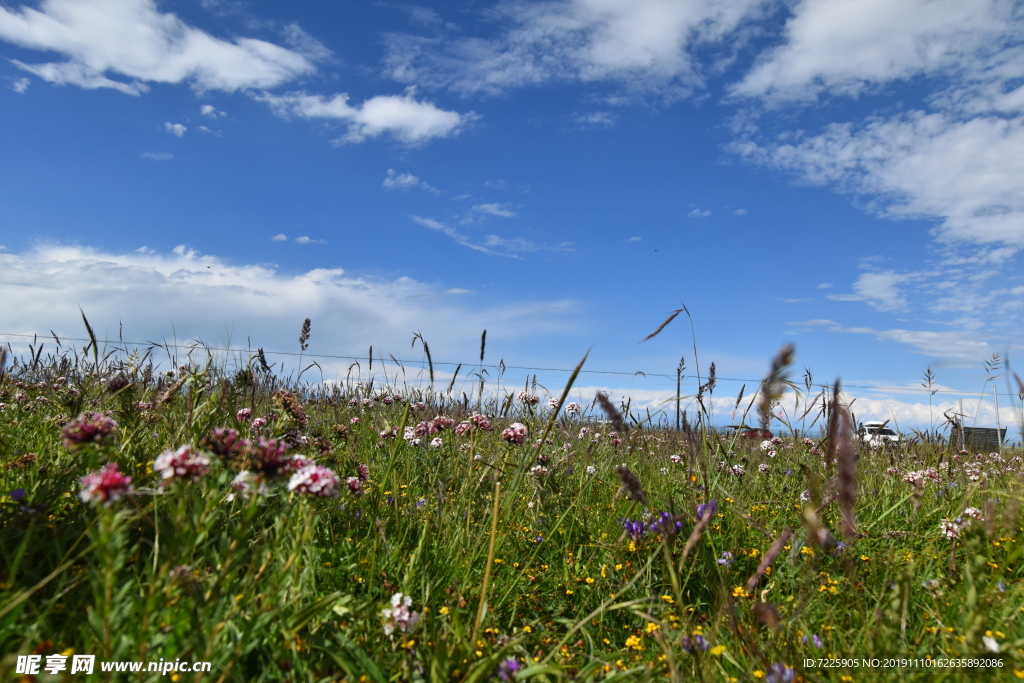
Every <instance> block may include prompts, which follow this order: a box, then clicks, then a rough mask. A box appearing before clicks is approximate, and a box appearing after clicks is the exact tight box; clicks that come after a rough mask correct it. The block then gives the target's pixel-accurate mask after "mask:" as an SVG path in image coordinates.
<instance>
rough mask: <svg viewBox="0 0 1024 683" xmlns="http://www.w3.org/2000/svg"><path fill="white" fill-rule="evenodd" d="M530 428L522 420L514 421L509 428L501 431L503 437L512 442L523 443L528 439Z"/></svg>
mask: <svg viewBox="0 0 1024 683" xmlns="http://www.w3.org/2000/svg"><path fill="white" fill-rule="evenodd" d="M528 433H529V430H528V429H527V428H526V425H524V424H522V423H521V422H513V423H512V424H511V425H510V426H509V428H508V429H506V430H505V431H503V432H502V433H501V438H502V439H504V440H505V441H508V442H509V443H512V444H522V443H523V442H524V441H526V436H527V434H528Z"/></svg>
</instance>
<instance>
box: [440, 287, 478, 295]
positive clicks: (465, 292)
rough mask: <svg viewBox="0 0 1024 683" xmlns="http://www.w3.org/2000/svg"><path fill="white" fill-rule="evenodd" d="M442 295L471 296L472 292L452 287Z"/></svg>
mask: <svg viewBox="0 0 1024 683" xmlns="http://www.w3.org/2000/svg"><path fill="white" fill-rule="evenodd" d="M444 293H445V294H472V291H471V290H468V289H459V288H458V287H453V288H451V289H446V290H444Z"/></svg>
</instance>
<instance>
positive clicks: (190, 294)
mask: <svg viewBox="0 0 1024 683" xmlns="http://www.w3.org/2000/svg"><path fill="white" fill-rule="evenodd" d="M446 289H447V288H445V287H443V286H440V285H433V284H425V283H422V282H418V281H416V280H412V279H410V278H407V277H398V278H394V279H390V280H377V279H370V278H363V277H357V276H353V275H350V274H347V273H346V272H345V271H344V270H342V269H340V268H317V269H313V270H309V271H306V272H299V273H294V274H284V273H281V272H278V271H277V270H275V269H274V268H273V267H272V266H266V265H246V264H241V265H234V264H231V263H228V262H225V261H223V260H221V259H219V258H217V257H214V256H204V255H201V254H199V253H197V252H196V251H194V250H192V249H189V248H187V247H183V246H182V247H178V248H176V249H175V250H174V251H173V252H172V253H170V254H154V253H152V251H151V250H146V251H144V252H142V251H135V252H130V253H126V254H119V253H109V252H102V251H97V250H93V249H88V248H84V247H80V246H75V245H44V246H40V247H37V248H36V249H34V250H32V251H29V252H26V253H22V254H14V253H10V252H7V251H4V252H0V298H6V299H8V300H15V299H17V300H19V301H30V302H32V305H31V306H17V307H14V308H12V309H11V310H10V311H7V312H6V313H5V322H4V326H5V329H4V330H3V331H4V332H8V333H28V334H31V333H34V332H43V331H48V330H50V329H52V330H54V331H56V332H57V334H58V335H59V336H62V337H63V336H73V337H81V336H82V334H83V333H84V329H83V327H82V322H81V315H80V313H79V310H78V307H79V306H81V307H82V309H83V310H84V311H85V313H86V315H87V316H88V318H89V321H90V323H91V324H92V326H93V328H94V329H95V330H96V334H97V335H98V336H100V337H101V338H103V337H105V338H107V339H112V338H116V336H117V331H118V326H119V321H124V334H125V339H131V340H139V341H142V340H149V339H152V340H161V339H164V338H170V337H171V335H176V337H177V339H178V340H187V339H190V338H200V339H203V340H205V341H206V342H208V343H211V344H212V345H214V346H222V345H223V344H224V342H226V341H227V339H225V336H226V335H227V336H231V337H234V341H235V343H236V345H237V343H238V341H239V340H244V339H245V338H246V337H248V336H250V335H251V337H252V341H253V344H254V345H259V346H263V347H265V348H267V349H275V350H285V351H287V350H293V349H295V346H296V344H295V339H294V337H295V334H293V332H295V331H297V329H298V326H299V325H301V324H302V320H303V318H306V317H309V318H312V320H313V343H314V347H315V346H316V344H317V340H318V339H319V340H322V342H323V344H324V346H323V347H321V349H324V352H325V353H342V354H344V353H346V352H348V353H356V352H358V353H362V352H363V350H365V349H366V347H367V346H368V345H369V344H373V345H374V348H375V349H377V348H378V347H379V348H389V347H390V348H395V349H405V348H408V344H409V337H410V331H411V330H422V331H423V333H424V335H425V336H426V337H427V339H428V340H429V341H430V345H431V347H432V348H434V349H436V351H435V360H436V359H437V357H438V356H440V355H441V353H439V352H440V351H441V350H442V349H448V351H447V352H446V353H451V354H452V355H454V356H455V357H459V356H458V354H460V353H463V354H465V355H464V356H463V357H475V355H476V354H477V353H478V352H479V346H478V345H477V342H476V340H478V339H479V335H480V330H481V329H483V328H486V329H487V330H488V340H489V341H491V340H492V339H500V338H516V339H518V338H529V337H531V336H536V335H538V334H550V333H554V334H558V333H561V332H565V331H568V330H570V329H572V327H573V326H574V325H575V323H573V322H572V317H573V314H572V312H573V311H574V310H576V309H577V308H578V303H576V302H572V301H557V300H556V301H519V302H516V303H514V304H507V305H506V304H497V303H490V304H487V306H488V307H486V308H476V309H469V308H467V307H466V306H465V304H464V303H459V302H468V301H470V300H468V299H465V298H462V297H452V296H445V295H444V294H445V290H446ZM295 350H297V349H295ZM311 350H312V351H314V352H315V351H316V348H313V349H311ZM396 353H397V352H396ZM341 374H342V375H343V374H344V368H342V370H341Z"/></svg>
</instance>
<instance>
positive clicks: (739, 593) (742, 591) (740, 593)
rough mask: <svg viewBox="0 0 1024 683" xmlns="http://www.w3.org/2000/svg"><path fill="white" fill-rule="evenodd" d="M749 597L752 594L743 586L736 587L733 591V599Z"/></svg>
mask: <svg viewBox="0 0 1024 683" xmlns="http://www.w3.org/2000/svg"><path fill="white" fill-rule="evenodd" d="M748 595H750V593H748V592H747V589H746V588H744V587H743V586H736V587H735V588H733V589H732V597H734V598H745V597H747V596H748Z"/></svg>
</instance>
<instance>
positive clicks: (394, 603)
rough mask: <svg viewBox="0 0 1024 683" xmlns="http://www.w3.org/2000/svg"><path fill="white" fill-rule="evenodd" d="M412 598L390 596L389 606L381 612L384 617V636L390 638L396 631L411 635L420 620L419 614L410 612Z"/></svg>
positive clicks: (396, 595)
mask: <svg viewBox="0 0 1024 683" xmlns="http://www.w3.org/2000/svg"><path fill="white" fill-rule="evenodd" d="M410 607H412V598H410V597H409V596H408V595H406V596H403V595H402V594H401V593H395V594H394V595H392V596H391V606H390V607H385V608H384V609H383V610H381V614H382V615H383V616H384V635H387V636H390V635H391V634H392V633H394V632H395V631H396V630H398V631H401V632H402V633H411V632H412V630H413V629H414V628H416V624H417V623H418V622H419V620H420V615H419V612H412V611H410V610H409V608H410Z"/></svg>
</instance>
